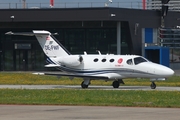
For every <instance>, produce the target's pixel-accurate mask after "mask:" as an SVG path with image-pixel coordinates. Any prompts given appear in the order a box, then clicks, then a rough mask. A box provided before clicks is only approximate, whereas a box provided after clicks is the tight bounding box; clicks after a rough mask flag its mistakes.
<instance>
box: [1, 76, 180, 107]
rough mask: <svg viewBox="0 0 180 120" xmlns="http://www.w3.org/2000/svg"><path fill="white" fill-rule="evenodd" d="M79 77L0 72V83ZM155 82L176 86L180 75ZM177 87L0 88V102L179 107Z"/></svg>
mask: <svg viewBox="0 0 180 120" xmlns="http://www.w3.org/2000/svg"><path fill="white" fill-rule="evenodd" d="M81 82H82V79H79V78H75V79H74V80H70V79H69V78H68V77H61V78H57V77H55V76H40V75H33V74H31V73H12V72H11V73H6V72H1V73H0V84H1V85H4V84H6V85H80V84H81ZM124 82H125V85H129V86H144V85H145V86H149V85H150V81H149V80H148V79H127V80H124ZM111 84H112V81H109V82H104V81H99V80H95V81H92V82H91V85H111ZM156 84H157V86H180V77H179V76H172V77H170V78H169V79H168V80H166V81H160V82H156ZM179 101H180V92H179V91H156V90H153V91H135V90H129V91H126V90H122V91H120V90H118V91H116V90H89V89H79V90H77V89H52V90H27V89H0V104H28V105H33V104H35V105H42V104H43V105H93V106H140V107H177V108H180V102H179Z"/></svg>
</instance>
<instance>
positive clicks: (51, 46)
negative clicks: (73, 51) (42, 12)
mask: <svg viewBox="0 0 180 120" xmlns="http://www.w3.org/2000/svg"><path fill="white" fill-rule="evenodd" d="M33 33H34V34H35V36H36V38H37V40H38V42H39V44H40V46H41V47H42V49H43V51H44V53H45V54H46V55H47V56H48V57H61V56H67V55H69V54H70V53H69V52H68V51H67V50H66V49H65V48H64V47H63V46H62V45H61V44H60V43H59V42H58V41H57V40H56V39H55V38H54V37H53V36H52V35H51V33H50V32H48V31H42V30H39V31H37V30H33Z"/></svg>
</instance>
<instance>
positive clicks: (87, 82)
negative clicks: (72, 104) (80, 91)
mask: <svg viewBox="0 0 180 120" xmlns="http://www.w3.org/2000/svg"><path fill="white" fill-rule="evenodd" d="M89 84H90V80H89V79H84V81H83V82H82V83H81V87H82V88H88V86H89Z"/></svg>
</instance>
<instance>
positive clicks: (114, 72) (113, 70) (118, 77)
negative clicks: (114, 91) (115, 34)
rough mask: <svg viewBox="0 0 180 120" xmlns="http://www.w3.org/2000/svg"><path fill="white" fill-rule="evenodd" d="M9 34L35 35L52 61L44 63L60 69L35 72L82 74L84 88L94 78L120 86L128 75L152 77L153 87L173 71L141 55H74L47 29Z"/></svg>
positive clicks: (48, 58)
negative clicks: (48, 71)
mask: <svg viewBox="0 0 180 120" xmlns="http://www.w3.org/2000/svg"><path fill="white" fill-rule="evenodd" d="M6 34H7V35H26V36H32V35H35V36H36V38H37V40H38V42H39V44H40V46H41V47H42V49H43V51H44V53H45V54H46V55H47V60H48V62H49V64H48V65H45V67H55V68H58V69H59V70H61V71H62V72H61V73H35V74H39V75H56V76H69V77H70V78H73V77H81V78H83V79H84V81H83V82H82V83H81V87H82V88H88V85H89V84H90V81H91V80H95V79H101V80H105V81H108V80H112V81H113V83H112V85H113V87H114V88H118V87H119V85H120V84H121V83H122V84H124V82H123V80H122V79H125V78H150V80H151V82H152V84H151V89H155V88H156V84H155V81H158V80H165V79H166V78H167V77H169V76H172V75H173V74H174V71H173V70H172V69H170V68H168V67H166V66H163V65H160V64H156V63H153V62H150V61H148V60H147V59H146V58H144V57H142V56H138V55H102V54H101V53H100V52H99V54H97V55H88V54H87V53H86V52H85V53H84V55H71V54H70V53H69V52H68V51H67V50H66V49H65V48H64V47H63V46H62V44H60V43H59V42H58V41H57V40H56V39H55V38H54V37H53V35H52V34H51V33H50V32H48V31H43V30H33V33H13V32H7V33H6Z"/></svg>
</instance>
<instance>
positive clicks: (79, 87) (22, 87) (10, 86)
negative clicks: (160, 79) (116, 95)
mask: <svg viewBox="0 0 180 120" xmlns="http://www.w3.org/2000/svg"><path fill="white" fill-rule="evenodd" d="M6 88H7V89H82V88H81V86H80V85H0V89H6ZM96 89H99V90H154V89H151V88H150V86H120V87H119V88H118V89H116V88H113V87H112V86H93V85H90V86H89V87H88V90H96ZM155 90H159V91H180V87H162V86H157V87H156V89H155Z"/></svg>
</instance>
